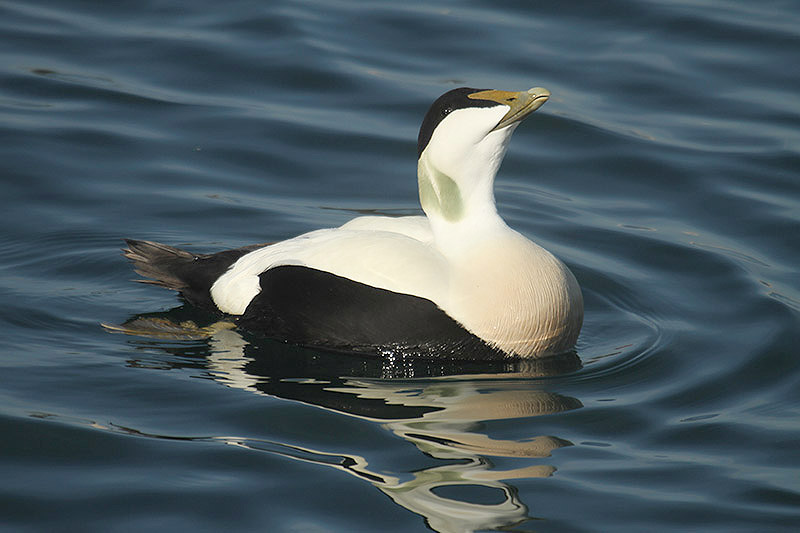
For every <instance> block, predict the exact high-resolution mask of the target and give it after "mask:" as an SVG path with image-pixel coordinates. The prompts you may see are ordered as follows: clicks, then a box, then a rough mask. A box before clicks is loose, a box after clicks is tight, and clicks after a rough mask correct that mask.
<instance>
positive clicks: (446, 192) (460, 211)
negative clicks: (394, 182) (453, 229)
mask: <svg viewBox="0 0 800 533" xmlns="http://www.w3.org/2000/svg"><path fill="white" fill-rule="evenodd" d="M417 179H418V181H419V201H420V203H421V204H422V209H424V210H425V213H427V214H429V215H431V214H438V215H440V216H441V217H443V218H444V219H445V220H447V221H449V222H456V221H458V220H461V218H462V217H463V216H464V200H463V199H462V198H461V190H460V189H459V188H458V184H456V182H455V181H453V178H451V177H450V176H448V175H447V174H444V173H443V172H440V171H439V170H438V169H437V168H436V167H434V166H433V165H431V164H429V163H428V158H427V157H426V155H425V154H423V155H422V157H420V159H419V163H418V164H417Z"/></svg>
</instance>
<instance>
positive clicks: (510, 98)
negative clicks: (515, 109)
mask: <svg viewBox="0 0 800 533" xmlns="http://www.w3.org/2000/svg"><path fill="white" fill-rule="evenodd" d="M516 99H517V97H516V96H510V97H508V98H506V102H513V101H514V100H516Z"/></svg>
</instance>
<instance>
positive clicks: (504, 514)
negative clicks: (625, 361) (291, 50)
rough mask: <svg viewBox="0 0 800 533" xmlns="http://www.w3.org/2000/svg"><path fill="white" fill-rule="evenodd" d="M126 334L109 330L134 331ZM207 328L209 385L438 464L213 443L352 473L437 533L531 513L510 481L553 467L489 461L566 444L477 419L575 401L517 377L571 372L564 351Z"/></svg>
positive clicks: (238, 441) (265, 444) (575, 362)
mask: <svg viewBox="0 0 800 533" xmlns="http://www.w3.org/2000/svg"><path fill="white" fill-rule="evenodd" d="M128 324H131V322H129V323H128ZM131 329H134V328H127V330H125V328H120V329H118V331H123V330H125V331H126V332H127V333H132V332H133V331H131ZM206 333H207V335H206V337H207V342H208V345H209V351H208V353H207V354H206V355H205V357H206V361H205V364H204V366H205V368H206V370H207V372H208V373H209V374H210V375H211V376H212V377H213V378H214V379H215V380H216V381H218V382H219V383H221V384H223V385H225V386H228V387H232V388H236V389H241V390H246V391H249V392H252V393H255V394H259V395H267V396H270V397H276V398H283V399H291V400H295V401H300V402H303V403H304V404H307V405H313V406H316V407H320V408H324V409H326V410H330V411H334V412H337V413H341V414H345V415H348V416H353V417H357V418H359V419H361V420H365V421H369V422H371V423H377V424H380V425H381V427H383V428H384V429H386V430H388V431H390V432H392V433H393V434H394V435H397V436H399V437H402V438H403V439H405V440H406V441H408V442H410V443H413V444H414V446H416V448H417V449H419V451H421V452H422V453H423V454H425V455H426V456H428V457H429V458H433V459H435V460H437V463H440V464H437V465H436V466H433V467H429V468H423V469H421V470H415V471H413V472H411V473H404V472H399V473H396V475H387V474H386V472H387V471H391V468H383V467H382V466H381V464H380V463H381V454H378V453H376V454H375V457H369V456H363V455H359V454H353V453H348V452H347V450H337V451H335V452H332V451H330V450H327V451H324V450H315V449H310V448H307V447H298V446H293V445H290V444H286V443H279V442H271V441H266V440H263V439H252V438H234V437H225V438H220V440H223V441H224V442H226V443H227V444H230V445H236V446H242V447H246V448H249V449H255V450H261V451H268V452H270V453H276V454H279V455H282V456H285V457H291V458H293V459H297V460H302V461H305V462H312V463H316V464H320V465H324V466H329V467H333V468H336V469H338V470H340V471H343V472H346V473H348V474H351V475H354V476H356V477H358V478H360V479H362V480H364V481H367V482H369V483H370V484H372V485H374V486H375V487H377V488H378V489H379V490H381V491H382V492H383V493H385V494H386V495H387V496H389V497H390V498H391V499H392V500H393V501H394V502H396V503H397V504H399V505H401V506H403V507H405V508H406V509H408V510H410V511H413V512H414V513H417V514H419V515H421V516H423V517H424V518H425V520H426V522H427V524H428V525H429V527H430V528H432V529H433V530H435V531H439V532H442V533H444V532H467V531H476V530H485V529H495V528H502V527H510V526H514V525H518V524H520V523H522V522H525V521H527V520H529V519H530V518H531V517H530V516H529V510H528V507H527V506H526V505H525V503H523V502H522V501H521V500H520V499H519V497H518V495H517V490H516V489H515V488H514V487H513V485H511V484H510V483H509V481H510V480H514V479H523V478H543V477H547V476H550V475H552V474H553V472H554V471H555V467H553V466H551V465H547V464H538V463H536V464H530V461H524V462H525V463H526V464H524V466H521V467H517V468H511V469H507V470H499V469H498V468H495V466H494V464H493V462H492V458H516V459H540V458H545V457H549V456H550V455H551V452H552V451H553V450H555V449H557V448H561V447H564V446H570V445H571V443H570V442H569V441H567V440H564V439H561V438H558V437H554V436H546V435H541V436H535V437H532V438H524V439H519V440H508V439H496V438H493V437H491V436H490V435H488V434H487V432H486V429H485V425H486V424H485V423H486V422H488V421H497V420H508V419H517V418H526V417H532V416H537V415H545V414H552V413H557V412H562V411H567V410H571V409H577V408H579V407H581V406H582V404H581V403H580V401H579V400H577V399H575V398H570V397H566V396H562V395H559V394H554V393H551V392H548V391H546V390H543V389H542V388H540V386H541V385H542V383H539V384H537V381H538V380H535V379H533V380H532V379H520V378H539V377H544V376H548V375H555V374H562V373H564V372H570V371H574V370H577V369H578V368H580V360H579V358H578V357H577V355H576V354H574V353H570V354H567V355H566V356H564V357H561V358H550V359H547V360H543V361H536V360H533V361H495V362H481V363H465V362H454V361H434V360H425V361H422V360H419V359H416V360H414V359H411V360H406V359H399V358H391V357H386V358H376V357H363V356H353V355H347V354H327V353H324V352H318V351H310V350H305V349H303V348H299V347H291V346H287V345H285V344H280V343H271V342H268V343H264V342H262V341H263V339H260V340H259V341H260V342H258V343H251V342H249V341H248V339H247V338H245V337H243V336H242V335H241V334H240V333H239V332H237V331H235V330H232V329H225V328H214V330H213V331H212V330H207V331H206ZM198 336H201V335H198ZM149 346H150V347H151V348H152V347H153V344H149ZM171 348H172V349H174V348H175V345H172V346H171ZM193 350H194V351H196V346H195V347H194V348H193ZM130 363H131V364H132V365H134V366H139V364H140V362H137V361H131V362H130ZM339 376H353V377H346V378H343V377H339ZM361 453H362V454H363V450H361ZM506 462H507V461H506ZM511 462H514V461H511ZM469 495H471V496H472V497H467V496H469ZM474 500H477V501H474Z"/></svg>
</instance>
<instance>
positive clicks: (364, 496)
mask: <svg viewBox="0 0 800 533" xmlns="http://www.w3.org/2000/svg"><path fill="white" fill-rule="evenodd" d="M0 37H2V47H0V180H2V181H0V183H2V189H0V190H2V196H0V202H2V203H0V324H2V326H0V327H2V333H3V337H2V344H0V346H1V348H0V477H1V478H2V483H0V529H2V530H4V531H104V532H105V531H148V530H152V531H170V530H171V531H303V532H308V531H314V532H316V531H334V532H340V531H341V532H345V531H346V532H350V531H364V532H367V531H398V532H399V531H402V532H408V531H424V530H426V529H432V530H435V531H439V532H460V531H487V530H503V531H508V530H513V531H537V532H563V531H567V532H572V531H575V532H594V531H630V532H639V531H675V532H684V531H719V532H738V531H741V532H745V531H746V532H752V531H787V532H788V531H797V530H798V528H800V352H799V351H798V346H800V276H799V275H798V263H799V262H800V96H798V88H800V70H799V69H798V67H797V59H798V51H800V8H799V7H798V5H797V3H796V2H792V1H783V2H782V1H767V2H755V3H754V2H749V3H745V2H737V1H726V0H706V1H703V0H698V1H689V0H686V1H679V0H675V1H669V2H650V1H644V2H640V1H633V0H615V1H612V2H575V3H563V2H562V3H559V2H555V3H553V2H550V3H530V2H519V1H504V2H495V1H492V2H489V1H483V2H478V1H473V2H445V1H438V2H430V1H424V2H423V1H415V0H411V1H407V2H402V3H394V2H384V3H362V2H351V1H347V0H343V1H330V2H325V1H321V0H319V1H305V2H300V1H294V2H293V1H284V2H271V3H267V2H265V3H253V2H224V3H222V2H187V3H181V2H172V1H167V0H165V1H149V2H148V1H144V2H143V1H137V2H108V3H103V2H88V1H87V2H82V1H78V0H66V1H64V0H62V1H58V2H56V1H51V2H46V1H30V0H25V1H22V0H19V1H11V2H0ZM459 85H470V86H475V87H491V88H499V89H513V90H522V89H526V88H528V87H532V86H537V85H538V86H544V87H547V88H548V89H549V90H550V91H551V92H552V94H553V98H552V99H551V100H550V101H549V102H548V103H547V104H546V105H545V106H544V107H543V108H542V109H541V110H539V111H538V112H537V113H535V114H534V115H533V116H532V117H531V118H530V119H528V120H527V121H526V123H525V124H523V125H522V126H521V127H520V128H519V129H518V130H517V132H516V134H515V136H514V138H513V139H512V142H511V146H510V150H509V153H508V156H507V158H506V161H505V163H504V165H503V167H502V168H501V171H500V175H499V177H498V184H497V187H498V188H497V198H498V202H499V205H500V211H501V213H502V214H503V215H504V216H505V218H506V219H507V221H508V222H509V224H510V225H512V226H513V227H515V228H516V229H518V230H520V231H521V232H523V233H524V234H526V235H527V236H529V237H530V238H532V239H534V240H535V241H537V242H539V243H540V244H541V245H543V246H544V247H546V248H548V249H550V250H551V251H553V252H554V253H556V254H557V255H558V256H560V257H561V258H562V259H563V260H564V261H565V262H566V263H567V264H568V265H569V266H570V268H571V269H572V270H573V272H574V273H575V274H576V276H577V278H578V280H579V282H580V284H581V286H582V288H583V291H584V298H585V300H586V321H585V326H584V329H583V332H582V334H581V337H580V339H579V344H578V348H577V353H578V356H579V358H580V364H579V365H575V364H574V363H575V361H572V362H569V361H567V362H566V363H565V362H564V361H551V362H542V363H539V364H530V365H520V364H507V365H497V364H495V365H483V366H482V365H458V364H450V363H448V364H444V363H442V364H438V363H420V362H417V363H409V362H405V361H396V360H394V361H381V360H376V359H370V358H356V357H350V356H341V355H339V356H332V355H329V354H325V353H322V352H314V351H311V350H303V349H299V348H293V347H289V346H286V345H283V344H280V343H277V342H263V341H262V342H253V340H252V339H248V338H244V337H242V336H240V335H239V334H238V333H237V332H235V331H225V332H220V333H217V334H215V335H212V337H211V338H209V339H205V340H175V339H158V338H140V337H131V336H125V335H114V334H110V333H108V332H106V331H104V330H103V329H102V328H101V327H100V325H99V324H100V323H101V322H108V323H121V322H124V321H126V320H128V319H130V318H132V317H136V316H137V315H140V314H146V313H157V314H160V315H159V316H166V317H168V318H170V319H172V320H193V321H195V322H197V323H199V324H200V325H205V324H207V323H209V322H210V321H211V319H210V318H209V317H207V316H203V315H202V314H200V313H198V312H197V311H195V310H192V309H190V308H178V309H174V308H176V307H178V306H179V301H178V300H177V298H176V297H175V295H174V294H172V293H169V292H167V291H165V290H163V289H158V288H155V287H148V286H143V285H139V284H134V283H131V282H130V280H131V279H132V278H134V277H135V276H134V274H133V272H132V271H131V268H130V266H129V265H128V264H127V263H126V261H125V260H124V259H123V258H122V257H121V256H120V254H119V248H120V247H121V244H122V242H121V239H122V238H123V237H135V238H144V239H151V240H158V241H161V242H165V243H169V244H173V245H179V246H184V247H186V248H189V249H192V250H196V251H216V250H220V249H223V248H226V247H234V246H239V245H244V244H249V243H254V242H265V241H273V240H278V239H283V238H286V237H290V236H293V235H296V234H298V233H300V232H303V231H308V230H311V229H315V228H318V227H325V226H334V225H339V224H342V223H344V222H345V221H347V220H348V219H349V218H351V217H353V216H355V215H357V214H358V213H363V212H382V213H388V214H416V213H418V212H419V211H418V209H419V208H418V202H417V197H416V177H415V174H416V161H415V145H416V132H417V128H418V126H419V122H420V120H421V118H422V115H423V114H424V112H425V110H426V109H427V106H428V105H429V104H430V102H431V101H432V100H433V99H434V98H436V97H437V96H438V95H439V94H441V93H443V92H445V91H446V90H448V89H450V88H453V87H456V86H459Z"/></svg>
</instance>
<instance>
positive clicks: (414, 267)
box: [124, 87, 583, 359]
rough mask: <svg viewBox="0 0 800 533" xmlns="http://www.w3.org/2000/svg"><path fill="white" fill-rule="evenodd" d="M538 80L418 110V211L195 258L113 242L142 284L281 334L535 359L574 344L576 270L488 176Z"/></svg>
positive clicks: (358, 346)
mask: <svg viewBox="0 0 800 533" xmlns="http://www.w3.org/2000/svg"><path fill="white" fill-rule="evenodd" d="M549 96H550V92H549V91H548V90H547V89H543V88H541V87H534V88H532V89H529V90H527V91H521V92H507V91H498V90H485V89H471V88H466V87H463V88H459V89H454V90H451V91H449V92H447V93H445V94H443V95H442V96H440V97H439V98H438V99H437V100H436V101H435V102H434V103H433V105H432V106H431V107H430V109H429V110H428V112H427V114H426V115H425V118H424V119H423V121H422V126H421V128H420V131H419V137H418V139H417V156H418V163H417V177H418V182H419V198H420V203H421V205H422V209H423V211H424V212H425V216H407V217H400V218H392V217H380V216H362V217H358V218H355V219H353V220H351V221H349V222H347V223H346V224H344V225H343V226H340V227H338V228H328V229H320V230H317V231H312V232H310V233H306V234H303V235H300V236H298V237H295V238H292V239H288V240H285V241H282V242H278V243H274V244H269V245H264V244H261V245H253V246H248V247H244V248H238V249H235V250H227V251H223V252H218V253H214V254H207V255H197V254H193V253H189V252H186V251H183V250H179V249H177V248H173V247H171V246H166V245H163V244H159V243H154V242H149V241H136V240H126V242H127V243H128V248H127V249H125V251H124V253H125V255H126V257H128V258H129V259H130V260H131V261H132V262H133V263H134V267H135V269H136V271H137V272H138V273H139V274H141V275H142V276H144V277H146V278H150V279H148V280H141V281H143V282H146V283H153V284H157V285H161V286H164V287H167V288H169V289H174V290H176V291H179V292H180V293H181V295H182V296H183V298H184V299H185V300H187V301H188V302H189V303H190V304H193V305H196V306H200V307H204V308H207V309H211V310H215V311H217V312H221V313H224V314H226V315H233V316H234V317H235V318H236V323H237V325H238V326H239V327H240V328H242V329H244V330H247V331H251V332H254V333H258V334H263V335H265V336H267V337H269V338H273V339H279V340H282V341H285V342H289V343H294V344H300V345H306V346H313V347H318V348H323V349H331V350H342V351H348V352H357V353H364V352H366V353H371V354H377V355H419V356H426V357H447V358H453V359H488V358H504V357H509V358H511V357H520V358H532V357H544V356H548V355H554V354H558V353H562V352H565V351H568V350H570V349H571V348H573V347H574V345H575V342H576V340H577V338H578V333H579V332H580V329H581V325H582V322H583V298H582V296H581V290H580V287H579V286H578V283H577V281H576V280H575V277H574V276H573V275H572V273H571V272H570V271H569V269H567V267H566V266H565V265H564V264H563V263H562V262H561V261H559V260H558V259H556V258H555V257H554V256H553V255H552V254H551V253H550V252H548V251H547V250H545V249H544V248H542V247H540V246H538V245H536V244H534V243H533V242H531V241H530V240H528V239H527V238H525V237H524V236H522V235H521V234H520V233H518V232H516V231H514V230H513V229H511V228H509V227H508V226H507V225H506V223H505V222H504V221H503V219H502V218H501V217H500V215H499V214H498V213H497V208H496V205H495V199H494V190H493V189H494V178H495V174H496V173H497V170H498V168H499V166H500V163H501V161H502V160H503V157H504V155H505V153H506V149H507V147H508V142H509V139H510V138H511V134H512V133H513V132H514V130H515V129H516V127H517V126H518V125H519V124H520V122H521V121H522V120H523V119H524V118H525V117H527V116H528V115H530V114H531V113H532V112H533V111H535V110H536V109H538V108H539V107H541V106H542V104H544V103H545V102H546V101H547V99H548V98H549Z"/></svg>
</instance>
